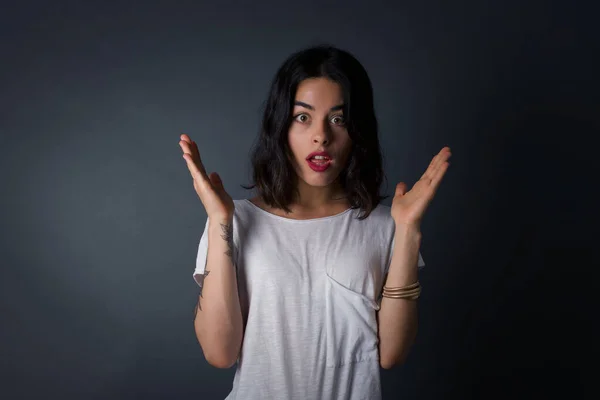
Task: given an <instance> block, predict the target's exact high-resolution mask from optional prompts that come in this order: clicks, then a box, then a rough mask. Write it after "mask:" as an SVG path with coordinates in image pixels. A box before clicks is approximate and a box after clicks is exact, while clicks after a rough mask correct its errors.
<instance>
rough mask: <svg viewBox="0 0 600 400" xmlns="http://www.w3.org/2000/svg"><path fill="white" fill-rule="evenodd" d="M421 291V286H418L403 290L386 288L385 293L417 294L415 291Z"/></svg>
mask: <svg viewBox="0 0 600 400" xmlns="http://www.w3.org/2000/svg"><path fill="white" fill-rule="evenodd" d="M420 291H421V288H420V287H416V288H414V289H411V290H402V291H395V292H394V291H389V290H384V291H383V293H385V294H405V295H410V294H415V293H419V292H420Z"/></svg>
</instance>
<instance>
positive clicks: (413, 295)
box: [382, 290, 421, 299]
mask: <svg viewBox="0 0 600 400" xmlns="http://www.w3.org/2000/svg"><path fill="white" fill-rule="evenodd" d="M420 295H421V291H420V290H419V291H416V292H411V293H383V294H382V296H383V297H389V298H390V299H412V298H415V299H417V298H419V296H420Z"/></svg>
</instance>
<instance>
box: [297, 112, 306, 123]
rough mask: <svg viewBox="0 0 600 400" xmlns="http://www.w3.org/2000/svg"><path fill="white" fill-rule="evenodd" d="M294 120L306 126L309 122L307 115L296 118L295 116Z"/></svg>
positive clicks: (299, 115)
mask: <svg viewBox="0 0 600 400" xmlns="http://www.w3.org/2000/svg"><path fill="white" fill-rule="evenodd" d="M294 119H295V120H296V121H298V122H300V123H301V124H304V123H306V122H307V121H308V115H306V114H298V115H296V116H294Z"/></svg>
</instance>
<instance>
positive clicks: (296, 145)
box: [288, 128, 303, 159]
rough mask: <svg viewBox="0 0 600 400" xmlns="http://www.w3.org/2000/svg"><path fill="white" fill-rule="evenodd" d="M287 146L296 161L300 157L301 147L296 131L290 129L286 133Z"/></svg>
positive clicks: (298, 134)
mask: <svg viewBox="0 0 600 400" xmlns="http://www.w3.org/2000/svg"><path fill="white" fill-rule="evenodd" d="M288 146H289V147H290V150H291V152H292V155H293V156H294V158H295V159H298V158H299V157H301V156H302V151H303V149H302V147H303V145H302V140H301V137H300V132H298V129H293V128H290V130H289V132H288Z"/></svg>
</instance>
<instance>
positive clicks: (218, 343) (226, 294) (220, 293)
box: [194, 218, 243, 368]
mask: <svg viewBox="0 0 600 400" xmlns="http://www.w3.org/2000/svg"><path fill="white" fill-rule="evenodd" d="M207 234H208V253H207V258H206V269H205V272H204V279H203V284H202V288H201V292H200V296H198V304H197V305H196V317H195V318H194V328H195V330H196V337H197V338H198V342H199V343H200V346H201V347H202V351H203V352H204V357H205V358H206V361H208V363H209V364H211V365H213V366H215V367H217V368H230V367H231V366H232V365H233V364H235V362H236V360H237V357H238V354H239V352H240V348H241V345H242V336H243V322H242V312H241V308H240V299H239V296H238V286H237V278H236V270H235V266H234V265H233V238H232V235H233V222H232V220H228V219H227V220H213V219H211V218H209V221H208V228H207Z"/></svg>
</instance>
